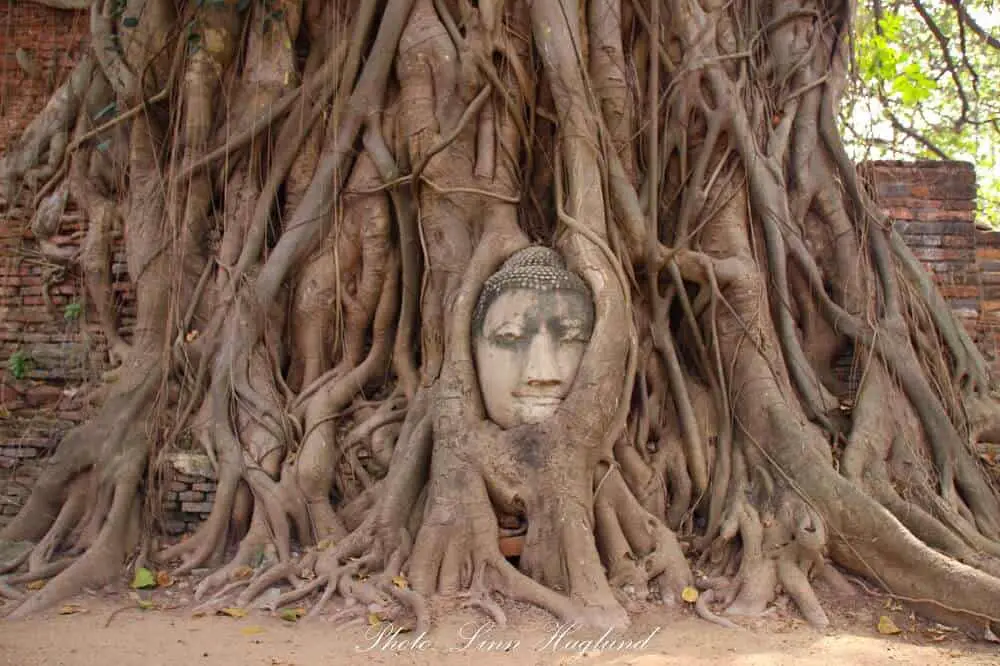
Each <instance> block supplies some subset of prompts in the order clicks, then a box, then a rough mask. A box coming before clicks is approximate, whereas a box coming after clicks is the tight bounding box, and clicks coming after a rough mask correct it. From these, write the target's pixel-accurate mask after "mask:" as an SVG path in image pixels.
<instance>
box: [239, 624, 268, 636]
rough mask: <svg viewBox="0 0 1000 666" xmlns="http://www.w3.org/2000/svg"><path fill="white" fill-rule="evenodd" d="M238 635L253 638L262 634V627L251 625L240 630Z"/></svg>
mask: <svg viewBox="0 0 1000 666" xmlns="http://www.w3.org/2000/svg"><path fill="white" fill-rule="evenodd" d="M240 633H241V634H243V635H244V636H253V635H255V634H262V633H264V627H261V626H258V625H256V624H251V625H249V626H246V627H243V628H242V629H240Z"/></svg>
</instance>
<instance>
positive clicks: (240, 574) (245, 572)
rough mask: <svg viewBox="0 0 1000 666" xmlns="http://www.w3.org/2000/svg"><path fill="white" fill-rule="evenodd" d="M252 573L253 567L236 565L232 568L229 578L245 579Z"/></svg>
mask: <svg viewBox="0 0 1000 666" xmlns="http://www.w3.org/2000/svg"><path fill="white" fill-rule="evenodd" d="M252 575H253V569H251V568H250V567H248V566H246V565H243V566H242V567H236V568H235V569H233V573H232V574H230V576H229V578H230V579H231V580H246V579H247V578H249V577H250V576H252Z"/></svg>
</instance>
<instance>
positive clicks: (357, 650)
mask: <svg viewBox="0 0 1000 666" xmlns="http://www.w3.org/2000/svg"><path fill="white" fill-rule="evenodd" d="M186 587H187V586H186V584H183V583H182V584H181V586H180V587H178V588H175V589H173V590H160V591H156V592H154V593H153V594H152V595H150V601H151V602H152V603H153V604H155V606H154V608H152V609H146V610H144V609H142V608H140V607H139V606H138V604H137V602H136V600H135V599H134V598H129V596H128V594H127V593H126V592H124V591H114V592H110V593H107V592H106V593H102V594H90V595H82V596H81V597H79V598H78V599H76V600H75V601H74V602H73V605H72V606H70V608H69V609H68V610H74V611H76V612H73V613H72V614H66V615H61V614H59V610H60V609H55V610H53V611H51V612H48V613H45V614H42V615H41V616H39V617H36V618H33V619H30V620H25V621H9V620H0V666H43V665H44V666H97V665H101V666H105V665H107V666H112V665H114V666H133V665H134V666H159V665H160V664H163V665H168V664H169V665H170V666H237V665H239V666H242V665H246V666H320V665H322V666H327V665H335V666H339V665H342V664H355V663H357V664H362V663H364V664H367V663H374V664H386V665H393V666H394V665H396V664H399V665H400V666H403V665H410V664H414V665H418V666H422V665H424V664H426V665H431V664H445V665H456V666H457V665H458V664H475V665H476V666H498V665H500V664H546V665H547V664H559V665H567V666H568V665H570V664H579V665H581V666H584V665H589V664H618V665H621V666H625V665H630V666H654V665H659V664H696V665H697V664H706V665H707V664H713V665H714V664H737V665H745V666H751V665H754V666H756V665H760V666H765V665H766V666H777V665H779V664H806V665H810V664H815V665H817V666H819V665H820V664H823V665H826V664H841V665H843V666H847V665H850V666H865V665H868V664H872V665H873V664H890V663H891V664H920V665H921V666H939V665H942V664H949V665H958V664H963V665H965V664H976V665H983V666H985V665H987V664H990V665H996V664H1000V645H997V644H990V643H985V642H975V641H972V640H970V639H969V638H967V637H966V636H964V635H963V634H961V633H959V632H956V631H948V630H946V629H942V628H940V626H939V625H934V624H932V623H927V622H921V621H917V620H915V619H914V618H913V617H912V615H910V614H909V613H908V612H907V611H906V610H905V609H902V608H899V607H898V606H894V605H893V604H891V603H889V602H887V601H886V600H885V599H883V598H873V597H870V596H865V595H859V596H858V597H857V598H853V599H848V600H836V601H829V600H828V601H827V603H826V604H825V605H826V607H827V608H828V610H829V612H830V616H831V621H832V625H831V627H830V629H828V630H825V631H822V632H820V631H815V630H813V629H811V628H809V627H808V626H806V625H805V624H804V623H803V622H802V621H801V620H800V619H798V618H797V615H796V613H795V612H794V611H793V610H788V611H786V610H784V609H782V608H775V609H774V612H773V613H771V614H769V616H768V617H766V618H763V619H755V620H741V621H740V623H741V625H743V627H744V628H743V629H740V630H732V629H724V628H722V627H718V626H716V625H713V624H709V623H708V622H705V621H703V620H701V619H699V618H697V617H695V616H694V614H693V612H691V609H690V608H679V609H665V608H662V607H658V608H652V609H649V610H646V611H644V612H642V613H639V614H636V615H634V616H633V624H632V626H631V627H629V628H628V629H626V630H622V631H616V632H612V633H611V634H609V635H607V636H606V637H605V640H606V641H612V643H611V644H607V643H606V644H605V645H604V646H602V647H603V649H595V647H594V646H593V645H591V646H590V647H589V648H588V646H587V645H586V644H585V643H581V642H579V641H587V640H589V641H591V643H593V642H594V641H597V640H598V639H600V638H601V635H602V634H603V633H604V632H601V631H583V630H580V631H572V630H571V628H567V627H563V628H562V632H561V633H560V628H559V627H557V625H556V623H555V622H554V620H553V619H552V617H551V616H549V615H547V614H545V613H543V612H541V611H539V610H537V609H531V608H527V607H523V606H520V605H517V604H506V605H505V606H504V609H505V611H506V612H507V615H508V618H509V623H508V625H507V626H506V627H499V628H493V627H491V626H490V625H489V624H488V622H487V620H486V619H485V618H484V616H482V615H481V614H479V613H477V612H474V611H471V610H468V609H463V608H460V607H457V606H451V607H449V606H441V605H438V607H436V608H435V609H434V616H435V617H436V618H437V619H436V621H435V623H434V628H433V629H432V630H431V632H430V633H429V634H428V635H427V636H425V637H417V636H414V634H412V633H401V634H395V635H394V634H393V627H392V625H390V624H388V623H384V624H382V625H380V626H378V627H375V628H372V627H370V626H369V625H368V624H367V623H366V622H363V621H357V622H355V623H354V624H347V625H344V624H339V625H338V624H334V623H333V622H332V620H331V618H329V617H325V618H319V619H316V620H302V621H299V622H289V621H285V620H283V619H281V618H279V617H277V616H276V615H275V614H273V613H268V612H266V611H251V612H250V613H249V614H248V615H247V616H246V617H235V618H234V617H227V616H224V615H215V616H202V617H193V616H192V615H191V611H190V608H189V607H187V608H186V609H185V608H171V607H172V606H177V605H178V603H179V602H181V601H186V599H185V598H184V595H185V588H186ZM132 594H133V595H134V593H132ZM883 615H887V616H889V617H891V618H892V619H893V621H894V622H895V623H896V624H897V625H898V627H899V628H900V629H902V632H901V633H900V634H897V635H892V636H885V635H881V634H879V633H878V631H877V629H876V627H877V624H878V620H879V618H880V617H881V616H883ZM109 621H110V623H109ZM477 632H478V633H477ZM644 639H645V643H643V644H641V645H633V646H632V647H626V644H627V643H636V642H637V641H639V642H641V641H643V640H644Z"/></svg>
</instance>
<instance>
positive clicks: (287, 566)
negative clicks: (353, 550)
mask: <svg viewBox="0 0 1000 666" xmlns="http://www.w3.org/2000/svg"><path fill="white" fill-rule="evenodd" d="M315 563H316V553H315V552H310V553H307V554H306V555H304V556H303V557H302V559H301V560H298V561H296V560H289V561H286V562H278V563H277V564H275V565H274V566H272V567H271V568H269V569H267V570H266V571H264V572H263V573H261V574H260V575H259V576H255V577H254V578H253V580H251V581H250V585H249V586H248V587H247V589H246V590H244V591H243V593H242V594H241V595H240V597H239V599H238V601H237V605H238V606H240V607H247V606H249V605H250V604H252V603H253V602H254V601H255V600H256V599H257V597H259V596H260V595H261V594H262V593H263V592H264V591H266V590H267V589H268V588H269V587H272V586H274V585H277V584H278V583H279V582H280V581H282V580H284V579H287V580H288V581H289V583H292V584H294V582H293V581H294V580H295V574H296V573H297V572H305V571H311V570H312V568H313V566H314V565H315Z"/></svg>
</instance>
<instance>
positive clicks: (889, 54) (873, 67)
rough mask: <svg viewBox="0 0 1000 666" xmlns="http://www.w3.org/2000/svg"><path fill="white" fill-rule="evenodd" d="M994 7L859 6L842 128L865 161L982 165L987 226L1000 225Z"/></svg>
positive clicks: (999, 28)
mask: <svg viewBox="0 0 1000 666" xmlns="http://www.w3.org/2000/svg"><path fill="white" fill-rule="evenodd" d="M994 5H995V2H994V0H972V1H971V2H967V1H963V2H958V1H957V0H944V1H941V0H909V1H898V0H897V1H893V2H881V1H880V0H872V2H871V3H866V4H863V5H861V6H859V8H858V15H857V23H856V32H855V44H854V56H855V59H854V65H855V76H854V77H853V78H852V80H851V83H850V87H849V89H848V90H847V91H846V94H845V99H844V103H843V105H842V106H841V121H842V125H843V132H844V138H845V141H846V143H847V144H848V147H849V150H850V151H851V154H852V157H853V158H854V159H857V160H868V159H928V158H930V159H957V160H966V161H970V162H972V163H974V164H975V167H976V175H977V180H978V183H979V207H980V209H979V216H978V219H979V221H980V222H985V223H986V224H989V225H991V226H994V227H1000V163H998V155H997V150H998V146H1000V84H998V83H997V80H996V73H997V71H998V70H1000V20H998V19H997V18H994V15H993V10H994ZM994 34H997V35H998V37H994Z"/></svg>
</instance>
